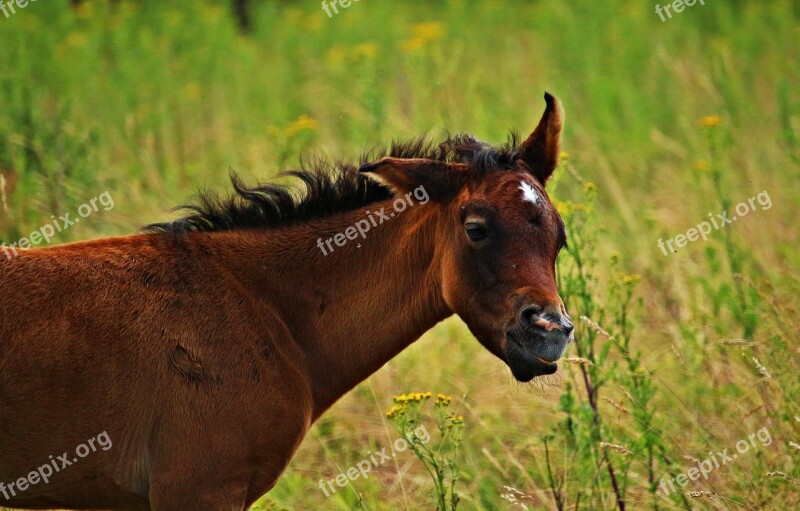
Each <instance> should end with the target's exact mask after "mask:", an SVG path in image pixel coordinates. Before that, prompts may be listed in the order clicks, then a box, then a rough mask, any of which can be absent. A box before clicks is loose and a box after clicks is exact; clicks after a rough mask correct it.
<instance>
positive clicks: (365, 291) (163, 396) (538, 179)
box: [0, 94, 572, 511]
mask: <svg viewBox="0 0 800 511" xmlns="http://www.w3.org/2000/svg"><path fill="white" fill-rule="evenodd" d="M545 99H546V102H547V107H546V109H545V112H544V115H543V116H542V118H541V121H540V122H539V125H538V126H537V128H536V129H535V130H534V131H533V133H532V134H531V135H530V136H529V137H528V138H527V139H525V140H524V141H523V142H521V143H517V142H516V141H515V140H514V138H513V137H512V140H511V142H509V143H508V144H506V145H504V146H501V147H492V146H490V145H488V144H485V143H483V142H480V141H478V140H476V139H475V138H474V137H472V136H470V135H458V136H454V137H449V138H447V139H446V140H444V141H443V142H441V143H440V144H432V143H430V142H427V141H426V140H425V139H416V140H412V141H410V142H407V143H402V144H395V145H394V146H392V147H391V149H390V151H389V153H388V154H387V155H386V156H385V157H382V158H380V159H377V161H371V162H368V163H363V164H362V165H361V166H360V168H357V167H356V166H353V165H336V166H334V165H327V166H326V164H319V165H317V166H316V167H315V168H306V169H303V170H301V171H295V172H292V174H293V175H295V176H296V177H298V178H299V179H300V180H301V181H302V182H303V183H304V185H305V193H304V194H302V196H298V195H297V194H296V193H294V192H293V191H292V190H290V189H286V188H284V187H280V186H274V185H259V186H254V187H247V186H245V185H244V184H242V183H241V182H240V181H239V180H238V179H236V178H234V179H233V184H234V189H235V193H234V194H232V195H231V196H230V197H227V198H226V197H219V196H215V195H205V196H203V197H201V199H200V201H199V202H198V203H196V204H193V205H191V206H188V207H189V208H190V210H189V213H188V215H187V216H185V217H184V218H180V219H178V220H175V221H172V222H168V223H163V224H154V225H152V226H150V227H149V228H147V230H146V232H145V233H143V234H139V235H135V236H126V237H117V238H109V239H101V240H95V241H87V242H80V243H72V244H68V245H63V246H58V247H52V248H47V249H40V250H31V251H21V252H20V254H19V255H18V256H17V257H15V258H13V259H12V260H6V259H5V258H0V314H2V319H1V320H0V483H3V484H4V486H2V487H0V490H3V489H4V491H0V506H8V507H15V508H32V509H33V508H39V509H44V508H68V509H142V510H145V509H152V510H157V511H181V510H186V511H189V510H192V511H194V510H197V509H206V510H215V511H216V510H218V511H223V510H225V511H233V510H237V511H241V510H245V509H247V508H248V507H249V506H250V505H251V504H253V502H255V501H256V500H257V499H258V498H259V497H260V496H262V495H263V494H264V493H265V492H267V491H268V490H269V489H270V488H272V486H273V485H274V484H275V482H276V480H277V479H278V477H279V476H280V474H281V472H283V470H284V469H285V467H286V466H287V464H288V463H289V461H290V460H291V458H292V456H293V454H294V452H295V450H296V449H297V447H298V445H299V444H300V442H301V441H302V439H303V437H304V435H305V434H306V432H307V431H308V429H309V427H310V426H311V425H312V424H313V423H314V421H315V420H316V419H317V418H319V417H320V415H321V414H322V413H323V412H324V411H325V410H326V409H328V408H329V407H330V406H331V405H332V404H333V403H334V402H335V401H336V400H337V399H339V398H340V397H341V396H342V395H344V394H345V393H346V392H347V391H348V390H350V389H352V388H353V387H354V386H355V385H357V384H358V383H359V382H361V381H363V380H364V379H366V378H367V377H368V376H369V375H370V374H372V373H373V372H375V371H376V370H378V369H379V368H380V367H381V366H382V365H384V364H385V363H386V362H387V361H389V360H390V359H391V358H392V357H394V356H395V355H397V354H398V353H399V352H400V351H402V350H403V349H404V348H405V347H407V346H408V345H409V344H411V343H412V342H414V341H415V340H416V339H418V338H419V337H420V336H421V335H422V334H423V333H424V332H425V331H427V330H428V329H430V328H431V327H432V326H433V325H435V324H436V323H437V322H439V321H442V320H443V319H445V318H447V317H449V316H451V315H453V314H458V315H459V316H460V317H461V318H462V319H463V320H464V322H465V323H466V324H467V325H468V327H469V329H470V331H471V332H472V333H473V334H474V336H475V337H476V338H477V339H478V341H479V342H480V343H481V344H483V346H485V347H486V348H487V349H488V350H489V351H490V352H491V353H493V354H495V355H496V356H497V357H498V358H500V359H501V360H502V361H504V362H505V363H506V364H507V365H508V366H509V367H510V369H511V372H512V373H513V375H514V376H515V377H516V378H517V379H518V380H520V381H528V380H531V379H532V378H534V377H536V376H537V375H544V374H551V373H553V372H555V371H556V362H555V361H556V360H557V359H558V358H559V357H561V355H562V354H563V352H564V350H565V348H566V346H567V344H568V343H569V342H570V340H571V339H572V333H571V332H572V323H571V321H570V318H569V316H568V314H567V312H566V311H565V309H564V306H563V304H562V301H561V299H560V297H559V295H558V291H557V289H556V279H555V261H556V256H557V254H558V252H559V250H560V249H561V247H562V246H563V245H564V244H565V241H566V236H565V233H564V227H563V223H562V221H561V218H560V217H559V215H558V213H557V211H556V209H555V208H554V207H553V205H552V203H551V202H550V199H549V198H548V195H547V193H546V191H545V184H546V183H547V180H548V178H549V177H550V175H551V174H552V173H553V171H554V170H555V168H556V166H557V161H558V154H559V141H560V134H561V127H562V111H561V108H560V106H559V104H558V102H557V101H556V99H555V98H554V97H552V96H550V95H549V94H546V95H545ZM423 192H424V194H423ZM415 194H416V195H415ZM423 196H424V197H425V198H426V200H416V201H415V200H414V198H416V199H421V198H422V197H423ZM398 201H405V202H408V203H409V205H408V206H403V208H402V209H400V203H399V202H398ZM376 213H380V215H381V216H380V222H377V221H375V218H376V216H375V214H376ZM365 218H369V219H370V222H371V227H370V230H369V232H368V233H363V235H361V236H355V235H354V236H351V234H352V233H353V232H354V231H353V230H352V228H353V227H354V226H356V225H359V224H358V222H363V220H364V219H365ZM360 225H363V223H362V224H360ZM342 233H344V234H343V235H345V236H346V237H347V239H348V241H347V242H346V243H344V242H342V243H339V242H340V241H343V239H342V238H341V236H338V235H339V234H342ZM320 239H322V240H327V239H333V240H336V241H337V243H336V246H335V250H330V251H325V252H324V253H323V251H321V250H320V249H319V247H318V243H319V240H320ZM331 247H333V245H331ZM101 440H102V442H101ZM90 444H91V445H90ZM106 447H107V448H106ZM45 466H48V467H51V469H52V470H51V469H45V468H44V467H45ZM47 471H50V472H52V473H51V474H49V475H48V474H44V473H43V472H47ZM37 474H38V475H37ZM45 475H46V479H47V481H46V482H45V480H44V479H45V477H44V476H45Z"/></svg>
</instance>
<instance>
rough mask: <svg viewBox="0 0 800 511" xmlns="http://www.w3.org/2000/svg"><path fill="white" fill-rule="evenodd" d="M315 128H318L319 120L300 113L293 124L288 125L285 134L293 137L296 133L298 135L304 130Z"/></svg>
mask: <svg viewBox="0 0 800 511" xmlns="http://www.w3.org/2000/svg"><path fill="white" fill-rule="evenodd" d="M315 129H317V121H315V120H314V119H312V118H311V117H309V116H307V115H305V114H303V115H300V116H299V117H298V118H297V119H295V120H294V122H293V123H292V124H290V125H289V126H287V127H286V129H285V130H284V135H286V136H287V137H292V136H294V135H297V134H298V133H300V132H301V131H303V130H315Z"/></svg>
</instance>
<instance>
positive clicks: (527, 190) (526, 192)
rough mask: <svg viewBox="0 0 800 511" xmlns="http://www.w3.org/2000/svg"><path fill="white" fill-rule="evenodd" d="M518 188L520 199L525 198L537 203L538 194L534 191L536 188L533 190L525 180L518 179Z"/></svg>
mask: <svg viewBox="0 0 800 511" xmlns="http://www.w3.org/2000/svg"><path fill="white" fill-rule="evenodd" d="M519 189H520V190H522V200H526V201H528V202H532V203H534V204H538V203H539V194H538V193H536V190H534V189H533V187H532V186H531V185H529V184H528V183H526V182H525V181H520V182H519Z"/></svg>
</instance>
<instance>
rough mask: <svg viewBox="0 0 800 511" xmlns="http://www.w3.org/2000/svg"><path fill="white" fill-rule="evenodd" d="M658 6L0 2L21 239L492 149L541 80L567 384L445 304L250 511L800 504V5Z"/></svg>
mask: <svg viewBox="0 0 800 511" xmlns="http://www.w3.org/2000/svg"><path fill="white" fill-rule="evenodd" d="M656 5H657V2H655V1H651V2H647V1H644V2H643V1H640V0H637V1H633V0H605V1H602V2H598V1H593V0H573V1H569V2H563V1H545V0H539V1H529V2H523V1H507V2H499V1H493V0H474V1H470V0H449V1H448V0H437V1H431V2H396V1H389V0H360V1H353V2H352V3H351V4H350V5H349V7H347V8H342V7H341V6H340V7H339V9H338V11H339V12H338V13H333V11H331V15H330V16H329V15H328V14H327V13H326V11H325V10H324V8H323V7H322V6H321V5H320V2H319V1H317V0H308V1H306V0H303V1H288V0H287V1H260V2H252V4H251V5H250V20H249V21H250V26H249V28H248V29H243V28H242V27H241V26H240V24H239V23H238V21H237V18H236V17H235V16H234V12H233V8H232V6H231V3H230V2H229V1H222V0H202V1H196V2H189V1H176V2H158V1H155V0H151V1H148V0H142V1H137V2H134V1H92V0H89V1H85V2H69V1H67V0H39V1H36V2H33V1H31V2H29V3H28V4H27V6H26V7H24V8H17V9H16V12H15V13H11V12H10V11H9V16H4V15H3V14H2V13H0V241H3V242H5V243H8V244H10V243H13V242H16V241H18V240H20V239H21V238H23V237H28V236H29V234H30V233H32V232H33V231H40V232H44V229H43V226H45V225H48V224H50V225H52V224H53V222H54V220H55V219H57V218H58V217H59V215H62V214H64V213H66V212H73V211H76V210H77V208H78V207H79V206H80V205H82V204H85V203H87V202H88V201H90V200H91V199H93V198H97V197H101V196H102V194H104V193H106V192H107V193H108V196H110V197H111V198H113V207H112V208H107V207H106V208H104V207H102V206H101V207H100V208H96V209H97V210H96V211H95V212H94V213H93V214H91V215H90V216H87V217H86V218H84V219H82V221H81V222H80V223H79V224H76V225H74V226H71V227H69V228H68V229H62V230H60V231H59V230H58V229H55V232H54V233H53V235H52V236H48V238H50V239H51V242H50V243H51V244H61V243H67V242H71V241H76V240H83V239H91V238H97V237H104V236H112V235H123V234H131V233H135V232H137V231H138V229H140V228H141V227H142V226H143V225H146V224H149V223H152V222H157V221H164V220H167V219H170V218H173V217H174V216H175V214H174V213H172V212H171V211H170V210H171V208H172V207H174V206H176V205H178V204H180V203H183V202H186V200H187V199H189V198H190V197H191V196H192V195H193V194H195V193H197V191H198V190H206V189H211V190H219V191H224V190H227V189H228V188H229V187H230V185H229V182H228V174H229V171H230V170H231V169H233V170H235V171H236V172H237V173H238V174H239V175H240V176H241V177H242V178H243V179H244V180H245V181H247V182H250V183H255V182H256V181H264V180H267V179H271V178H273V177H275V176H276V175H277V174H278V173H279V172H280V171H281V170H285V169H291V168H298V167H299V165H300V164H301V160H310V159H314V158H320V157H328V158H332V159H341V160H352V161H357V160H358V158H359V155H361V154H362V153H363V152H364V151H366V150H370V149H374V148H382V147H386V146H387V145H388V144H389V143H390V142H391V141H392V140H395V139H406V138H410V137H415V136H419V135H425V134H427V135H428V136H430V137H431V138H439V137H443V136H445V135H446V134H447V133H458V132H471V133H473V134H474V135H475V136H477V137H478V138H480V139H482V140H486V141H489V142H491V143H497V144H500V143H503V142H505V141H506V140H507V138H508V135H509V130H515V131H517V132H519V133H521V134H523V135H527V134H528V133H529V132H530V131H531V130H532V129H533V128H534V127H535V125H536V123H537V121H538V119H539V117H540V116H541V112H542V111H543V109H544V101H543V100H542V96H543V93H544V92H545V91H549V92H551V93H553V94H554V95H556V96H557V97H558V98H559V100H560V101H561V103H562V104H563V107H564V110H565V112H566V122H565V127H564V130H565V131H564V141H563V144H562V149H563V152H562V154H561V159H560V163H559V168H558V170H557V171H556V174H555V177H554V178H553V180H552V182H551V183H548V191H549V194H550V196H551V197H552V198H553V201H554V203H555V204H556V206H557V208H558V210H559V211H560V213H561V214H562V217H563V219H564V222H565V224H566V228H567V234H568V241H569V245H568V248H566V249H565V250H564V251H562V253H561V255H560V256H559V260H558V281H559V289H560V293H561V296H562V297H563V298H564V301H565V304H566V306H567V308H568V309H569V311H570V314H571V316H572V318H573V320H574V322H575V326H576V330H575V342H574V343H572V344H571V345H570V347H569V348H568V351H567V353H566V355H565V359H562V361H561V362H560V363H559V370H558V372H557V373H556V374H554V375H552V376H548V377H544V378H538V379H536V380H534V381H533V382H532V383H531V384H519V383H516V382H515V381H514V379H513V377H512V376H511V374H510V372H509V370H508V369H507V367H506V366H505V364H503V363H502V362H501V361H500V360H498V359H496V358H494V357H493V356H492V355H491V354H489V353H488V352H487V351H486V350H485V349H483V348H482V347H481V346H480V345H479V343H478V342H477V341H476V340H475V339H474V338H473V337H472V336H471V335H470V333H469V332H468V330H467V328H466V326H465V325H464V324H463V323H462V322H461V320H460V319H458V318H457V317H453V318H451V319H449V320H447V321H446V322H444V323H441V324H439V325H438V326H437V327H435V328H434V329H433V330H431V331H429V332H428V333H427V334H425V336H424V337H423V338H422V339H421V340H419V341H418V342H416V343H415V344H414V345H412V347H411V348H409V349H407V350H406V351H404V352H403V353H402V354H401V355H400V356H398V357H397V358H395V359H394V360H392V361H391V362H390V363H388V364H387V365H386V366H385V367H383V368H382V369H381V370H380V371H378V372H377V373H376V374H375V375H373V376H372V377H371V378H370V379H368V380H367V381H365V382H364V383H362V384H361V385H359V386H358V387H357V388H356V389H355V390H354V391H352V392H350V393H349V394H348V395H346V396H345V397H344V398H343V399H342V400H341V401H339V402H338V403H337V404H336V405H335V406H334V407H333V408H332V409H331V410H330V411H329V412H327V413H326V414H325V415H324V416H323V418H322V419H321V420H320V421H319V422H318V423H317V424H316V425H315V426H314V427H313V429H312V431H311V433H310V434H309V435H308V436H307V437H306V439H305V441H304V442H303V444H302V446H301V447H300V450H299V451H298V453H297V455H296V457H295V458H294V459H293V461H292V463H291V465H290V466H289V468H288V470H287V471H286V472H285V473H284V475H283V476H282V478H281V479H280V481H279V483H278V484H277V486H276V487H275V488H274V489H273V490H272V491H271V492H269V493H268V494H267V495H266V496H265V497H263V498H262V499H261V500H260V501H259V502H258V503H257V504H256V506H255V509H257V510H291V511H301V510H302V511H305V510H351V509H358V510H373V511H374V510H387V511H388V510H418V509H419V510H429V509H441V510H445V509H448V510H451V509H456V508H457V509H460V510H481V511H490V510H559V511H560V510H614V509H627V510H653V511H668V510H689V509H697V510H701V509H703V510H704V509H713V510H716V509H719V510H730V511H733V510H787V511H790V510H795V509H800V404H799V403H798V400H799V399H800V327H799V326H798V324H799V323H798V317H800V249H799V248H798V247H799V245H800V235H799V233H800V230H798V224H800V2H797V1H789V0H774V1H769V2H745V1H741V0H724V1H723V0H705V2H704V3H702V4H701V3H700V2H695V3H694V5H692V6H686V5H684V8H683V9H681V10H680V12H676V11H675V10H674V9H673V10H671V11H670V13H671V14H672V16H671V17H666V16H665V18H664V21H662V19H661V17H660V16H659V14H658V13H657V12H656ZM662 5H671V4H667V2H666V1H665V2H663V4H662ZM278 179H279V181H280V182H289V181H288V180H287V179H286V178H283V177H280V178H278ZM73 216H74V214H73ZM733 217H736V220H732V218H733ZM46 244H47V241H46V240H45V241H43V242H42V243H41V244H40V245H39V246H44V245H46ZM0 257H3V253H2V252H0ZM356 267H357V264H354V268H356ZM19 292H20V293H23V294H24V293H25V290H24V289H20V290H19ZM377 306H379V304H378V305H377ZM386 313H387V314H391V311H386ZM5 320H6V318H2V317H0V321H5ZM376 341H378V342H379V341H380V340H379V339H378V340H376ZM404 446H405V447H404ZM382 450H383V452H384V454H387V456H388V457H387V458H383V457H377V456H376V454H377V453H379V452H381V451H382ZM209 463H213V460H209ZM354 467H355V469H354ZM359 467H360V468H359ZM367 467H369V470H367ZM348 471H349V472H348Z"/></svg>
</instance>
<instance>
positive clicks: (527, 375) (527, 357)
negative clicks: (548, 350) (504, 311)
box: [505, 332, 558, 382]
mask: <svg viewBox="0 0 800 511" xmlns="http://www.w3.org/2000/svg"><path fill="white" fill-rule="evenodd" d="M505 351H506V363H507V364H508V367H509V368H510V369H511V373H512V374H513V375H514V378H516V379H517V380H518V381H521V382H528V381H531V380H532V379H534V378H535V377H537V376H543V375H547V374H553V373H555V372H556V371H557V370H558V364H556V363H555V361H554V360H550V359H549V358H547V357H544V356H542V355H539V354H537V353H533V352H532V351H531V350H530V349H529V348H526V347H525V345H523V343H522V342H520V341H519V340H518V339H517V338H516V337H515V336H514V335H513V334H512V333H511V332H506V350H505ZM556 358H558V357H556Z"/></svg>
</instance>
